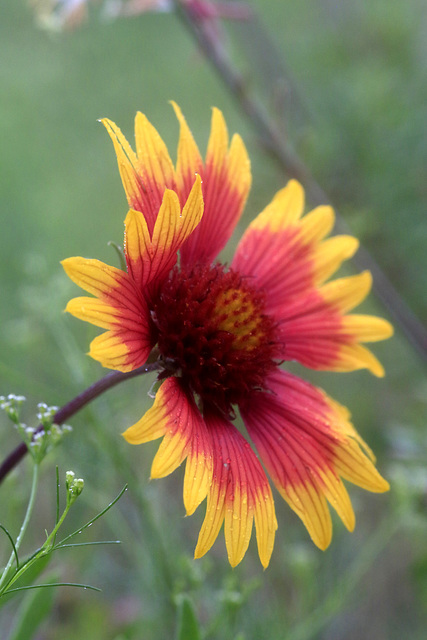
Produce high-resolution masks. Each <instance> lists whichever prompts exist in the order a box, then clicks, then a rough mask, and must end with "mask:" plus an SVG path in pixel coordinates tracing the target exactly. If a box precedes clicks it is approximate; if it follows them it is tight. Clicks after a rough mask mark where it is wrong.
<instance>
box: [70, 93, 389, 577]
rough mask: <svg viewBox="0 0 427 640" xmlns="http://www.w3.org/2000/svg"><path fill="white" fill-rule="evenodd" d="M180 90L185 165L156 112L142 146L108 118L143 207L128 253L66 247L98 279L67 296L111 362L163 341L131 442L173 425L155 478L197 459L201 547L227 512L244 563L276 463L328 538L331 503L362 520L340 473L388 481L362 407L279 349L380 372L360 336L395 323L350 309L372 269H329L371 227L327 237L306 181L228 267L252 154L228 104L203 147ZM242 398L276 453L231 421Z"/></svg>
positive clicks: (255, 228) (200, 550)
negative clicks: (366, 436)
mask: <svg viewBox="0 0 427 640" xmlns="http://www.w3.org/2000/svg"><path fill="white" fill-rule="evenodd" d="M173 107H174V109H175V113H176V115H177V117H178V120H179V123H180V128H181V131H180V138H179V145H178V159H177V163H176V166H174V165H173V163H172V161H171V159H170V156H169V153H168V151H167V148H166V146H165V144H164V142H163V140H162V139H161V138H160V136H159V134H158V133H157V131H156V130H155V129H154V127H153V126H152V125H151V124H150V123H149V121H148V120H147V118H146V117H145V116H143V115H142V114H140V113H139V114H137V117H136V122H135V137H136V152H134V151H133V149H132V148H131V147H130V145H129V144H128V142H127V140H126V139H125V138H124V136H123V134H122V133H121V131H120V130H119V129H118V127H117V126H116V125H115V124H114V123H113V122H111V121H109V120H103V123H104V125H105V126H106V128H107V130H108V132H109V134H110V136H111V138H112V140H113V143H114V146H115V150H116V154H117V159H118V165H119V170H120V174H121V177H122V181H123V185H124V188H125V191H126V196H127V199H128V203H129V206H130V207H131V209H130V210H129V213H128V214H127V217H126V220H125V255H126V262H127V271H126V272H124V271H121V270H119V269H116V268H114V267H110V266H108V265H106V264H104V263H102V262H99V261H97V260H87V259H84V258H69V259H68V260H64V262H63V266H64V268H65V270H66V272H67V274H68V275H69V276H70V278H71V279H72V280H73V281H74V282H76V283H77V284H78V285H79V286H80V287H82V288H83V289H85V290H86V291H88V292H89V293H91V294H93V296H94V297H80V298H74V299H73V300H71V301H70V302H69V303H68V305H67V311H69V312H70V313H71V314H73V315H74V316H76V317H78V318H80V319H82V320H86V321H88V322H91V323H92V324H94V325H96V326H99V327H102V328H103V329H106V330H107V331H106V332H105V333H103V334H101V335H100V336H98V337H96V338H95V339H94V340H93V341H92V343H91V347H90V355H91V356H92V357H93V358H95V359H96V360H99V361H100V362H101V364H103V365H104V366H106V367H109V368H112V369H118V370H120V371H131V370H133V369H136V368H137V367H139V366H141V365H143V364H144V363H145V362H146V360H147V358H148V357H149V355H150V353H151V352H152V351H153V349H156V352H157V353H159V354H160V355H159V358H160V361H161V363H162V364H163V368H162V372H161V374H160V375H159V379H160V381H161V386H160V388H159V390H158V392H157V395H156V398H155V401H154V404H153V406H152V407H151V408H150V409H149V410H148V411H147V412H146V414H145V415H144V416H143V417H142V418H141V419H140V420H139V421H138V422H137V423H136V424H134V425H133V426H132V427H130V428H129V429H127V430H126V431H125V433H124V437H125V438H126V440H127V441H128V442H130V443H131V444H141V443H143V442H148V441H150V440H155V439H157V438H163V439H162V442H161V444H160V447H159V449H158V451H157V454H156V456H155V458H154V461H153V465H152V469H151V476H152V477H154V478H159V477H163V476H166V475H168V474H169V473H171V472H172V471H174V470H175V469H176V468H177V467H178V466H179V465H180V464H181V463H182V462H183V461H184V460H186V470H185V477H184V505H185V509H186V511H187V514H191V513H193V512H194V511H195V509H196V508H197V507H198V506H199V504H200V503H201V502H202V501H203V500H204V499H205V498H207V505H206V516H205V519H204V522H203V525H202V528H201V531H200V535H199V539H198V543H197V547H196V551H195V555H196V557H200V556H202V555H203V554H205V553H206V551H208V549H209V548H210V547H211V546H212V544H213V543H214V541H215V539H216V537H217V536H218V533H219V530H220V528H221V526H222V524H223V523H224V532H225V541H226V546H227V551H228V557H229V560H230V563H231V564H232V565H233V566H235V565H236V564H238V563H239V562H240V561H241V560H242V558H243V556H244V554H245V552H246V550H247V547H248V544H249V541H250V538H251V531H252V527H253V523H254V522H255V527H256V538H257V544H258V551H259V556H260V559H261V563H262V564H263V566H264V567H266V566H267V565H268V563H269V560H270V556H271V553H272V550H273V544H274V536H275V531H276V528H277V522H276V517H275V510H274V502H273V497H272V492H271V488H270V484H269V481H268V479H267V475H266V472H265V471H264V467H265V469H266V471H267V473H268V474H269V476H270V478H271V479H272V481H273V483H274V484H275V486H276V488H277V489H278V491H279V493H280V494H281V495H282V496H283V497H284V499H285V500H286V501H287V502H288V504H289V505H290V506H291V508H292V509H293V510H294V511H295V512H296V513H297V515H298V516H299V517H300V518H301V519H302V521H303V522H304V524H305V526H306V527H307V529H308V532H309V534H310V536H311V538H312V539H313V541H314V543H315V544H316V545H317V546H318V547H320V548H321V549H324V548H326V547H327V546H328V545H329V543H330V540H331V536H332V523H331V516H330V512H329V507H328V503H329V504H330V505H332V506H333V508H334V509H335V510H336V511H337V513H338V515H339V516H340V518H341V519H342V521H343V522H344V524H345V526H346V527H347V528H348V529H349V530H352V529H353V528H354V523H355V518H354V512H353V509H352V506H351V502H350V499H349V496H348V493H347V490H346V488H345V486H344V483H343V481H342V480H343V479H344V480H348V481H350V482H352V483H354V484H356V485H359V486H360V487H363V488H364V489H367V490H369V491H375V492H382V491H386V490H387V489H388V483H387V482H386V481H385V480H384V479H383V478H382V477H381V476H380V474H379V473H378V471H377V470H376V468H375V466H374V461H375V459H374V456H373V454H372V452H371V451H370V449H369V448H368V446H367V445H366V444H365V443H364V441H363V440H362V438H361V437H360V436H359V435H358V433H357V432H356V431H355V429H354V427H353V425H352V424H351V422H350V416H349V413H348V411H347V410H346V409H345V408H344V407H342V406H340V405H339V404H338V403H337V402H335V401H334V400H332V399H331V398H330V397H328V396H327V394H326V393H324V392H323V391H321V390H320V389H318V388H316V387H314V386H312V385H311V384H309V383H307V382H305V381H303V380H302V379H300V378H299V377H297V376H295V375H293V374H291V373H289V372H286V371H285V370H283V369H282V368H279V365H281V364H282V363H283V362H286V361H290V360H292V361H297V362H299V363H301V364H303V365H305V366H306V367H309V368H311V369H318V370H330V371H353V370H355V369H361V368H366V369H369V370H370V371H371V372H372V373H373V374H374V375H376V376H382V375H383V373H384V372H383V368H382V366H381V364H380V363H379V362H378V360H377V359H376V357H375V356H374V355H373V353H372V352H371V351H370V350H368V349H367V348H366V347H365V346H363V343H364V342H369V341H375V340H382V339H384V338H387V337H389V336H390V335H391V334H392V328H391V326H390V324H389V323H388V322H387V321H385V320H382V319H380V318H376V317H373V316H367V315H360V314H352V313H349V312H350V311H351V310H352V309H353V308H354V307H355V306H357V305H358V304H359V303H360V302H361V301H362V300H363V299H364V298H365V297H366V295H367V294H368V292H369V289H370V287H371V276H370V274H369V273H368V272H365V273H362V274H360V275H357V276H350V277H345V278H340V279H337V280H334V281H332V282H327V280H328V278H329V277H330V276H331V275H332V274H333V273H334V272H335V271H336V270H337V269H338V268H339V267H340V265H341V263H342V262H343V261H344V260H346V259H348V258H350V257H351V256H352V255H353V254H354V252H355V251H356V250H357V247H358V243H357V240H355V239H354V238H352V237H350V236H335V237H333V238H327V236H328V235H329V233H330V231H331V229H332V226H333V223H334V213H333V210H332V209H331V208H330V207H328V206H322V207H318V208H316V209H314V211H311V212H310V213H308V214H307V215H305V216H303V210H304V192H303V189H302V187H301V185H300V184H299V183H298V182H296V181H291V182H289V183H288V185H287V186H286V187H285V188H284V189H282V190H281V191H279V192H278V193H277V194H276V196H275V197H274V198H273V200H272V202H271V203H270V204H269V205H268V206H267V207H266V208H265V209H264V211H262V212H261V213H260V214H259V215H258V217H257V218H256V219H255V220H254V221H253V222H252V223H251V224H250V225H249V228H248V229H247V230H246V232H245V234H244V236H243V238H242V239H241V241H240V243H239V245H238V247H237V250H236V253H235V256H234V259H233V261H232V263H231V265H230V267H226V266H225V265H222V264H220V263H218V262H216V257H217V255H218V253H219V251H220V250H221V249H222V248H223V247H224V245H225V244H226V242H227V240H228V239H229V237H230V236H231V233H232V232H233V230H234V228H235V226H236V224H237V221H238V219H239V217H240V215H241V212H242V210H243V207H244V204H245V201H246V198H247V195H248V191H249V188H250V183H251V174H250V165H249V160H248V156H247V153H246V150H245V147H244V145H243V142H242V141H241V139H240V137H239V136H237V135H235V136H234V137H233V139H232V141H231V144H229V140H228V134H227V129H226V125H225V122H224V119H223V116H222V114H221V112H220V111H219V110H217V109H214V110H213V116H212V127H211V134H210V138H209V143H208V149H207V154H206V158H205V160H202V158H201V155H200V153H199V150H198V148H197V146H196V143H195V142H194V139H193V137H192V135H191V132H190V130H189V128H188V126H187V123H186V121H185V119H184V117H183V115H182V113H181V111H180V109H179V108H178V106H177V105H175V104H173ZM178 253H179V262H178ZM237 410H238V411H239V412H240V415H241V417H242V418H243V422H244V424H245V426H246V429H247V432H248V434H249V436H250V438H251V440H252V442H253V444H254V445H255V447H256V449H257V452H258V455H259V458H260V459H261V461H262V463H263V465H264V467H263V466H262V465H261V462H260V460H259V459H258V457H257V455H256V454H255V452H254V449H253V448H252V446H251V445H250V444H249V442H248V440H247V439H246V438H245V437H244V435H242V433H241V431H240V430H239V429H238V428H237V427H236V426H235V424H234V423H233V421H234V418H235V417H236V411H237Z"/></svg>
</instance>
